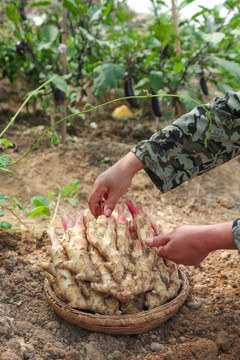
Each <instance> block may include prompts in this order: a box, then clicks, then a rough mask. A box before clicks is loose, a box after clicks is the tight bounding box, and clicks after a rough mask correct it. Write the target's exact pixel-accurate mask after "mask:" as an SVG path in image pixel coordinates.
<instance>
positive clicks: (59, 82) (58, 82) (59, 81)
mask: <svg viewBox="0 0 240 360" xmlns="http://www.w3.org/2000/svg"><path fill="white" fill-rule="evenodd" d="M51 76H52V75H51ZM51 82H52V83H53V84H54V85H55V86H56V88H58V89H59V90H61V91H63V92H67V91H68V84H67V83H66V81H65V80H64V79H63V78H62V77H60V76H56V77H55V78H54V79H52V81H51Z"/></svg>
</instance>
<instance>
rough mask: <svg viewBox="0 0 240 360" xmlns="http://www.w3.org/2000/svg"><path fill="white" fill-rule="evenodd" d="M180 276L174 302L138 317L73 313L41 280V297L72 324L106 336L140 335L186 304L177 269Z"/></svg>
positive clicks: (185, 289)
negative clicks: (42, 291) (42, 285)
mask: <svg viewBox="0 0 240 360" xmlns="http://www.w3.org/2000/svg"><path fill="white" fill-rule="evenodd" d="M179 276H180V277H181V279H182V280H183V284H182V287H181V291H180V292H179V294H178V295H177V296H176V297H175V298H174V299H172V300H171V301H169V302H167V303H165V304H163V305H161V306H158V307H156V308H154V309H151V310H146V311H141V312H139V313H137V314H129V315H111V316H108V315H97V314H90V313H87V312H84V311H81V310H78V309H73V308H71V307H69V305H67V304H66V303H64V302H63V301H61V300H60V299H58V298H57V297H56V295H55V294H54V292H53V291H52V289H51V287H50V284H49V282H48V280H47V279H45V280H44V293H45V296H46V299H47V301H48V303H49V304H50V305H51V307H52V309H53V311H54V312H55V313H56V314H58V315H59V316H60V317H62V318H63V319H64V320H66V321H67V322H69V323H71V324H74V325H77V326H79V327H82V328H84V329H86V330H92V331H99V332H103V333H106V334H141V333H143V332H145V331H147V330H151V329H153V328H155V327H157V326H159V325H161V324H163V323H164V322H165V321H167V320H168V319H170V318H171V317H173V316H174V315H175V314H176V313H177V311H178V310H179V309H180V307H181V306H182V305H183V303H184V302H185V300H186V298H187V295H188V291H189V284H188V279H187V276H186V275H185V273H184V272H183V271H182V270H181V269H179Z"/></svg>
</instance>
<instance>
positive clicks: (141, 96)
mask: <svg viewBox="0 0 240 360" xmlns="http://www.w3.org/2000/svg"><path fill="white" fill-rule="evenodd" d="M152 97H177V98H183V99H186V100H190V101H193V102H195V103H196V104H197V105H199V106H201V107H202V108H203V109H204V110H205V111H206V113H207V116H208V118H209V127H208V130H207V132H206V135H205V139H204V145H205V147H207V139H208V134H209V132H210V130H211V126H212V118H211V115H210V113H209V111H208V110H207V109H206V108H205V106H204V105H202V104H201V103H200V102H198V101H197V100H194V99H192V98H189V97H187V96H183V95H173V94H155V95H152V94H147V95H139V96H136V95H134V96H128V97H122V98H118V99H114V100H111V101H108V102H106V103H104V104H101V105H97V106H92V105H91V104H86V105H89V106H90V107H91V108H90V109H88V110H83V111H80V112H79V113H76V114H70V115H68V116H66V117H64V118H62V119H60V120H58V121H57V122H55V123H54V124H52V125H51V126H50V127H49V128H48V129H47V130H46V131H45V132H44V133H43V134H42V136H41V137H40V138H39V139H38V141H37V142H36V143H35V144H34V145H33V146H32V147H31V149H30V150H29V151H28V152H26V153H25V154H24V155H23V156H21V157H20V158H19V159H17V160H15V161H9V162H8V164H6V166H12V165H15V164H17V163H18V162H19V161H21V160H22V159H24V158H25V157H26V156H27V155H28V154H30V152H32V151H33V150H34V149H35V147H36V146H37V145H38V144H39V143H40V141H41V140H42V139H43V138H44V136H46V135H47V134H48V132H49V131H50V130H51V129H52V128H53V127H54V126H56V125H58V124H60V123H61V122H62V121H64V120H67V119H70V118H71V117H73V116H77V115H80V114H86V113H88V112H91V111H93V110H96V109H99V108H101V107H103V106H106V105H109V104H112V103H114V102H117V101H121V100H127V99H133V98H137V99H147V98H152ZM86 105H85V107H86Z"/></svg>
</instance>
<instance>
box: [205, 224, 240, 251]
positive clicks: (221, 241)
mask: <svg viewBox="0 0 240 360" xmlns="http://www.w3.org/2000/svg"><path fill="white" fill-rule="evenodd" d="M204 241H205V244H206V248H207V249H208V252H212V251H215V250H220V249H226V250H236V245H235V243H234V239H233V233H232V222H227V223H222V224H214V225H207V226H206V234H205V239H204Z"/></svg>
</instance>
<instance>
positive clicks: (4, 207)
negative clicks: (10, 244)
mask: <svg viewBox="0 0 240 360" xmlns="http://www.w3.org/2000/svg"><path fill="white" fill-rule="evenodd" d="M1 207H2V208H3V209H6V210H9V211H10V213H12V214H13V216H15V218H16V219H17V220H18V221H19V222H20V223H21V224H22V225H23V226H24V227H25V228H26V229H28V230H30V228H29V226H28V225H27V224H25V222H23V221H22V220H21V219H20V218H19V217H18V216H17V214H15V212H14V211H13V210H12V209H11V208H9V207H7V206H4V205H1Z"/></svg>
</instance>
